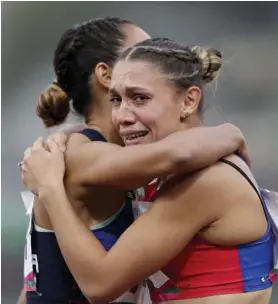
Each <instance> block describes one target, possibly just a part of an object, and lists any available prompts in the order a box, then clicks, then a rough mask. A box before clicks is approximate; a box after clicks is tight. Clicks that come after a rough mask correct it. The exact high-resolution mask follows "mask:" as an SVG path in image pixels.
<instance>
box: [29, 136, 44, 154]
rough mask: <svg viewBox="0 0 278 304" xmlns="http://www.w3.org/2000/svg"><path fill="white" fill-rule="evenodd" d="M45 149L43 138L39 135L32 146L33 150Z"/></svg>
mask: <svg viewBox="0 0 278 304" xmlns="http://www.w3.org/2000/svg"><path fill="white" fill-rule="evenodd" d="M40 149H44V142H43V138H42V137H39V138H38V139H37V140H36V141H35V142H34V143H33V147H32V151H35V150H40Z"/></svg>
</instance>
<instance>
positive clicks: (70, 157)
mask: <svg viewBox="0 0 278 304" xmlns="http://www.w3.org/2000/svg"><path fill="white" fill-rule="evenodd" d="M73 136H77V138H79V139H80V135H79V134H78V135H73ZM72 143H73V148H72V149H69V151H68V152H67V153H66V160H67V164H69V166H68V167H69V168H70V169H69V170H70V173H71V174H69V175H70V176H71V178H72V179H73V180H74V181H75V182H78V183H81V184H84V185H87V186H90V185H104V186H110V187H116V188H120V189H125V190H127V189H133V188H137V187H140V186H142V185H144V184H146V183H147V182H149V181H151V180H152V179H154V178H155V177H157V176H163V175H167V174H177V173H182V172H183V173H185V172H191V171H194V170H197V169H201V168H204V167H206V166H209V165H211V164H213V163H215V162H216V161H217V160H218V159H220V158H221V157H224V156H227V155H229V154H230V153H233V152H235V151H236V150H240V149H241V152H243V154H244V156H246V157H247V158H248V155H247V152H246V151H245V150H246V143H245V140H244V137H243V135H242V133H241V132H240V130H239V129H238V128H236V127H235V126H233V125H231V124H224V125H221V126H218V127H198V128H192V129H189V130H187V131H182V132H176V133H174V134H171V135H169V136H168V137H166V138H164V139H162V140H160V141H158V142H156V143H152V144H146V145H137V146H129V147H124V148H123V147H120V146H117V145H114V144H110V143H102V142H93V143H92V142H86V143H84V142H83V143H82V144H78V139H77V141H76V137H75V138H74V137H73V139H72V141H71V139H70V141H69V147H70V145H71V144H72ZM77 146H78V148H76V147H77Z"/></svg>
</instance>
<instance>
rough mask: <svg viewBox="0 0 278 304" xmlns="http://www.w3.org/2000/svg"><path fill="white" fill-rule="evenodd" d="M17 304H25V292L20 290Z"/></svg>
mask: <svg viewBox="0 0 278 304" xmlns="http://www.w3.org/2000/svg"><path fill="white" fill-rule="evenodd" d="M17 304H26V291H25V290H24V288H23V289H22V291H21V293H20V296H19V298H18V300H17Z"/></svg>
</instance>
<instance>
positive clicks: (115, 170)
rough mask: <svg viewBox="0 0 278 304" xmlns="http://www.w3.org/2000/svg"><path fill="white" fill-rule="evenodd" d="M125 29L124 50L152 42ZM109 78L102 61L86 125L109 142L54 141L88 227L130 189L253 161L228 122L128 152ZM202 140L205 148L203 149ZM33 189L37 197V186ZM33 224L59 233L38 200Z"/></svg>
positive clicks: (94, 80)
mask: <svg viewBox="0 0 278 304" xmlns="http://www.w3.org/2000/svg"><path fill="white" fill-rule="evenodd" d="M123 31H124V33H125V34H126V45H125V46H124V48H126V47H128V46H130V45H133V44H135V43H137V42H139V41H142V40H145V39H147V38H149V36H148V35H147V34H146V33H145V32H144V31H143V30H142V29H140V28H138V27H135V26H124V27H123ZM110 79H111V68H109V67H108V66H107V65H106V64H104V63H99V64H98V65H97V66H96V68H95V71H94V77H93V78H92V85H93V87H94V103H93V106H91V108H90V111H89V115H88V117H87V119H86V121H87V125H86V127H87V128H93V129H96V130H98V131H100V132H101V133H102V134H103V135H104V136H105V137H106V139H107V140H108V142H110V143H102V142H95V143H92V142H91V141H90V140H89V139H87V138H86V137H84V136H83V135H80V134H72V135H71V136H69V137H67V136H63V135H61V134H60V135H57V136H56V137H54V140H56V142H58V143H59V144H60V151H64V150H65V147H64V146H63V143H65V141H67V147H66V153H65V156H66V175H65V178H64V182H65V188H66V193H67V196H68V197H69V199H70V202H71V206H72V208H73V210H74V212H75V214H76V215H77V217H78V218H79V219H80V221H81V222H82V223H83V225H84V227H86V229H88V228H90V227H92V226H93V225H95V224H98V223H99V222H102V221H103V220H105V219H107V218H108V217H110V216H111V215H113V214H114V213H115V212H116V211H117V210H119V208H121V206H122V204H123V201H124V196H125V192H126V190H129V189H132V188H136V187H139V186H142V185H144V184H147V183H148V182H149V181H151V180H152V179H153V178H155V177H156V176H160V175H165V174H169V173H179V172H190V171H194V170H196V169H199V168H202V167H206V166H207V165H209V164H211V163H214V162H215V161H217V160H218V159H219V158H220V157H223V156H225V155H227V154H229V153H231V152H233V151H235V150H237V149H240V151H241V152H242V153H243V154H244V155H245V157H246V158H249V155H248V153H247V150H246V143H245V141H244V138H243V136H242V134H241V132H240V130H239V129H237V128H236V127H234V126H232V125H229V124H226V125H223V126H221V127H215V128H204V129H203V130H194V131H193V130H192V132H186V133H185V132H181V133H180V134H179V133H176V134H175V135H171V136H169V137H168V138H165V139H164V140H162V141H160V142H159V143H157V144H148V145H144V146H143V145H142V146H140V147H128V148H124V149H125V150H124V153H123V150H122V149H123V148H122V147H121V145H123V143H122V140H121V138H120V137H119V135H118V132H117V130H116V129H115V128H114V126H113V125H112V123H111V108H112V105H111V103H109V102H107V100H108V87H109V84H110ZM212 137H213V138H215V144H211V140H210V139H211V138H212ZM200 142H201V143H203V144H202V145H200ZM176 147H178V148H176ZM27 155H28V153H27ZM111 155H113V159H111ZM29 186H30V185H29ZM100 186H101V187H100ZM30 189H31V190H32V191H33V192H34V193H35V194H38V192H37V190H36V189H35V188H33V189H32V186H30ZM92 201H100V202H101V204H92V203H91V202H92ZM34 220H35V223H36V224H37V225H38V226H40V227H42V228H45V229H48V230H55V227H54V226H53V224H52V221H51V220H50V217H49V214H48V212H47V208H46V206H45V204H44V203H43V201H42V200H41V199H39V198H37V199H36V201H35V205H34ZM65 227H66V226H65ZM71 270H72V269H71ZM72 271H73V273H74V276H75V279H76V280H77V283H78V284H79V286H80V287H81V289H82V290H85V294H86V290H87V285H88V284H89V283H90V281H89V280H88V281H85V282H84V279H82V280H80V279H79V275H78V274H77V275H75V271H74V270H72ZM84 286H85V287H84ZM25 298H26V297H25V296H24V292H23V293H22V294H21V297H20V299H19V303H25Z"/></svg>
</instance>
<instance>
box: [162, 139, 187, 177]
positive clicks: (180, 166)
mask: <svg viewBox="0 0 278 304" xmlns="http://www.w3.org/2000/svg"><path fill="white" fill-rule="evenodd" d="M159 149H160V151H161V153H162V157H163V158H164V159H165V162H164V172H163V173H164V174H178V173H180V172H183V171H184V168H185V166H187V165H186V164H187V163H188V160H189V153H188V151H187V150H185V151H183V152H182V153H181V151H180V149H178V148H177V147H176V146H175V145H173V143H172V142H171V141H168V140H167V138H165V140H164V141H163V142H161V146H160V147H159Z"/></svg>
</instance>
